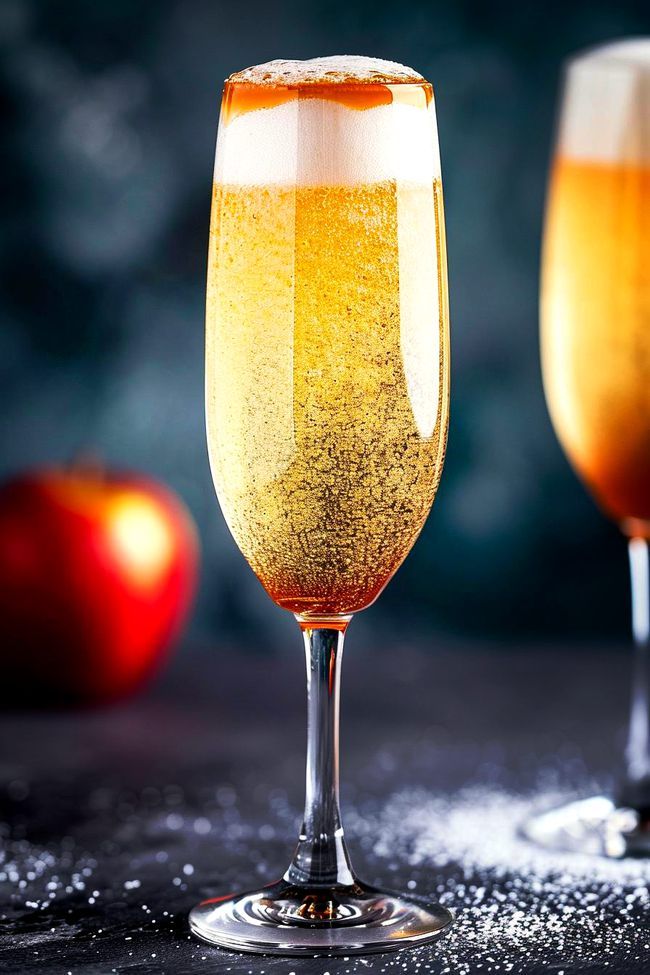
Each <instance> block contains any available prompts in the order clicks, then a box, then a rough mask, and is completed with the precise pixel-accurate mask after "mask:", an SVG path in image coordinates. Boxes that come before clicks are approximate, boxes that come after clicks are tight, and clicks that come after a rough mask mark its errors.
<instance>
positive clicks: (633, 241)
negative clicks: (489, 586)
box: [526, 38, 650, 856]
mask: <svg viewBox="0 0 650 975" xmlns="http://www.w3.org/2000/svg"><path fill="white" fill-rule="evenodd" d="M541 340H542V365H543V373H544V386H545V391H546V398H547V401H548V406H549V410H550V413H551V418H552V421H553V424H554V427H555V430H556V433H557V435H558V438H559V440H560V442H561V444H562V446H563V448H564V450H565V451H566V453H567V456H568V457H569V459H570V461H571V463H572V464H573V466H574V468H575V469H576V471H577V472H578V474H579V475H580V477H581V478H582V479H583V481H584V483H585V485H586V486H587V488H588V490H589V491H590V492H591V493H592V494H593V496H594V498H595V499H596V501H597V502H598V503H599V505H600V506H601V507H602V509H603V510H604V511H605V513H606V514H607V515H609V517H611V518H613V519H614V520H615V521H616V522H617V524H618V525H619V526H620V528H621V531H622V532H623V534H624V535H625V536H626V537H627V539H628V546H629V559H630V569H631V580H632V611H633V631H634V638H635V643H636V656H635V665H634V679H633V689H632V709H631V718H630V725H629V737H628V744H627V751H626V759H627V762H626V772H625V777H624V781H623V784H622V787H621V789H620V794H619V795H618V796H616V797H615V798H610V797H608V796H596V797H592V798H590V799H586V800H581V801H578V802H575V803H571V804H570V805H569V806H568V807H564V808H562V809H559V810H553V811H551V812H549V813H547V814H545V815H542V816H540V817H537V818H536V819H535V820H533V821H531V823H529V824H528V826H527V827H526V831H527V833H528V835H529V836H531V837H532V838H533V839H536V840H537V841H539V842H541V843H545V844H548V845H551V846H565V847H569V848H571V849H576V850H585V851H591V852H601V853H604V854H609V855H612V856H620V855H621V854H623V853H625V852H630V853H641V852H645V853H649V852H650V832H649V831H648V828H647V827H648V826H650V819H649V816H650V737H649V724H648V695H649V690H650V669H649V662H648V636H649V623H648V540H649V539H650V38H648V39H636V40H627V41H620V42H616V43H612V44H609V45H606V46H604V47H599V48H596V49H595V50H592V51H588V52H587V53H586V54H583V55H580V56H578V57H577V58H575V59H574V60H573V61H571V62H570V64H569V66H568V71H567V76H566V83H565V88H564V99H563V107H562V112H561V117H560V125H559V132H558V139H557V147H556V153H555V159H554V162H553V168H552V175H551V181H550V189H549V195H548V206H547V219H546V228H545V239H544V255H543V268H542V300H541ZM644 826H645V828H644Z"/></svg>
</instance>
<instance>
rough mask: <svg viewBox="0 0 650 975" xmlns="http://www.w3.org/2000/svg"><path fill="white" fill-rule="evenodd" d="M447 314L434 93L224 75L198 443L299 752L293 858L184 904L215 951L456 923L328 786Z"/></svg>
mask: <svg viewBox="0 0 650 975" xmlns="http://www.w3.org/2000/svg"><path fill="white" fill-rule="evenodd" d="M447 304H448V303H447V284H446V258H445V235H444V223H443V210H442V192H441V184H440V159H439V154H438V141H437V129H436V119H435V110H434V103H433V96H432V89H431V86H430V85H429V84H428V83H427V82H426V81H425V80H424V79H423V78H422V77H421V76H420V75H418V74H417V73H416V72H414V71H412V70H411V69H410V68H405V67H404V66H402V65H398V64H395V63H393V62H386V61H379V60H377V59H373V58H361V57H345V56H342V57H333V58H317V59H314V60H311V61H306V62H300V61H293V62H288V61H274V62H270V63H268V64H265V65H258V66H256V67H253V68H249V69H247V70H245V71H242V72H239V73H237V74H235V75H232V76H231V77H230V78H229V79H228V81H227V82H226V86H225V91H224V96H223V102H222V110H221V118H220V123H219V134H218V139H217V151H216V163H215V182H214V191H213V200H212V222H211V231H210V253H209V268H208V294H207V337H206V362H207V375H206V403H207V406H206V410H207V431H208V447H209V453H210V462H211V468H212V473H213V478H214V483H215V486H216V490H217V494H218V497H219V501H220V504H221V508H222V511H223V514H224V517H225V519H226V522H227V523H228V526H229V528H230V530H231V532H232V534H233V536H234V538H235V541H236V542H237V544H238V546H239V548H240V549H241V551H242V553H243V555H244V556H245V558H246V559H247V561H248V563H249V564H250V566H251V568H252V569H253V571H254V572H255V573H256V575H257V577H258V578H259V580H260V581H261V583H262V585H263V586H264V588H265V589H266V591H267V592H268V594H269V595H270V596H271V598H272V599H273V600H274V601H275V602H276V603H277V604H278V605H279V606H281V607H283V608H284V609H286V610H288V611H290V612H292V613H293V614H294V615H295V617H296V619H297V621H298V625H299V626H300V629H301V630H302V633H303V637H304V645H305V652H306V660H307V686H308V742H307V774H306V801H305V814H304V821H303V826H302V829H301V831H300V837H299V840H298V846H297V849H296V852H295V855H294V857H293V860H292V861H291V864H290V866H289V867H288V869H287V871H286V873H285V874H284V877H283V878H282V879H281V880H280V881H279V882H278V883H275V884H272V885H270V886H267V887H265V888H263V889H262V890H258V891H254V892H251V893H247V894H241V895H235V896H229V897H225V898H217V899H215V900H208V901H205V902H204V903H202V904H199V905H198V906H197V907H195V908H194V910H193V911H192V912H191V915H190V923H191V927H192V930H193V931H194V932H195V933H196V934H197V935H199V936H200V937H201V938H203V939H205V940H207V941H210V942H212V943H216V944H220V945H225V946H227V947H230V948H236V949H239V950H245V951H252V952H271V953H276V954H287V955H292V954H296V955H299V954H302V953H305V954H309V955H313V954H318V953H319V952H320V953H322V952H325V953H328V954H349V953H355V952H369V951H387V950H390V949H394V948H400V947H404V946H407V945H411V944H416V943H421V942H424V941H428V940H430V939H431V938H433V937H435V936H437V935H438V934H440V932H441V931H443V930H444V929H445V928H446V927H447V925H448V924H449V923H450V921H451V915H450V914H449V912H448V911H447V910H445V909H444V908H442V907H441V906H440V905H439V904H436V903H432V902H427V901H421V900H418V898H412V897H409V898H408V899H407V898H404V897H402V896H398V895H395V894H392V893H387V892H385V891H380V890H376V889H374V888H372V887H369V886H368V885H366V884H364V883H362V882H361V881H360V880H359V879H358V878H357V877H356V875H355V874H354V873H353V871H352V867H351V864H350V858H349V856H348V852H347V850H346V846H345V841H344V836H343V828H342V825H341V815H340V811H339V791H338V790H339V786H338V768H339V760H338V714H339V678H340V664H341V653H342V650H343V639H344V635H345V632H346V629H347V627H348V624H349V622H350V620H351V619H352V616H353V614H354V613H356V612H359V611H360V610H362V609H364V608H365V607H367V606H369V605H370V604H371V603H372V602H373V601H374V600H375V599H376V598H377V596H378V595H379V593H380V592H381V590H382V589H383V588H384V586H385V585H386V583H387V582H388V581H389V579H390V578H391V576H392V575H393V573H394V572H395V571H396V570H397V568H398V567H399V565H400V564H401V563H402V561H403V560H404V558H405V557H406V555H407V554H408V552H409V550H410V549H411V547H412V545H413V543H414V542H415V540H416V538H417V536H418V534H419V532H420V530H421V528H422V526H423V524H424V521H425V519H426V517H427V514H428V512H429V509H430V507H431V504H432V502H433V499H434V497H435V494H436V489H437V487H438V482H439V480H440V475H441V472H442V465H443V458H444V452H445V445H446V438H447V422H448V400H449V335H448V311H447Z"/></svg>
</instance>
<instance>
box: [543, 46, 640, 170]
mask: <svg viewBox="0 0 650 975" xmlns="http://www.w3.org/2000/svg"><path fill="white" fill-rule="evenodd" d="M558 150H559V152H560V153H561V154H562V155H563V156H569V157H571V158H574V159H581V160H589V161H593V162H606V163H650V38H635V39H633V40H628V41H617V42H616V43H614V44H606V45H604V46H602V47H597V48H594V49H592V50H590V51H587V52H586V53H585V54H582V55H579V56H578V57H577V58H575V59H574V60H573V61H572V62H571V63H570V65H569V70H568V73H567V82H566V88H565V94H564V104H563V108H562V117H561V120H560V130H559V137H558Z"/></svg>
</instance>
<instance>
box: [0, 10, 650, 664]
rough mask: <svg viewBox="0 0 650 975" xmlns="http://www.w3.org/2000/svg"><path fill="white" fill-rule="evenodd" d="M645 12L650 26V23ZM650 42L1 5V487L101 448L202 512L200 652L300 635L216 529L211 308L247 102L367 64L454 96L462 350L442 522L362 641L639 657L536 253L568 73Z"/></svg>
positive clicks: (452, 248) (453, 16)
mask: <svg viewBox="0 0 650 975" xmlns="http://www.w3.org/2000/svg"><path fill="white" fill-rule="evenodd" d="M644 10H645V12H644ZM649 32H650V13H649V12H648V8H647V5H644V4H639V3H633V2H630V0H623V2H621V0H619V2H614V0H611V2H604V0H592V2H589V3H587V2H571V0H568V2H565V3H535V4H526V3H498V2H497V3H495V2H492V3H479V2H476V3H472V2H451V0H449V2H447V3H440V2H428V3H424V2H414V3H396V2H393V3H386V2H383V0H376V2H374V3H368V2H358V0H357V2H348V3H342V2H338V0H337V2H323V0H316V2H313V3H306V2H304V3H297V2H295V0H291V2H288V3H264V4H262V3H257V2H249V3H237V2H234V0H230V2H223V0H222V2H219V0H217V2H214V0H212V2H207V0H205V2H204V0H187V2H180V0H176V2H173V0H171V2H162V0H161V2H110V3H109V2H94V3H93V2H84V3H82V2H78V0H77V2H75V0H67V2H61V3H52V2H40V3H36V2H27V0H3V2H2V4H0V53H1V67H0V95H1V98H2V102H3V116H4V120H5V122H4V139H3V150H2V172H3V187H4V189H3V194H2V198H3V203H2V211H1V212H0V265H1V266H0V273H1V280H2V300H1V304H0V316H1V319H0V416H1V418H2V420H1V425H0V473H2V474H9V473H11V472H13V471H15V470H17V469H19V468H22V467H24V466H33V465H38V464H42V463H44V462H59V461H62V460H65V459H68V458H70V457H72V456H73V455H74V454H75V453H77V452H79V451H83V450H87V449H88V448H92V449H95V450H98V451H100V452H101V453H102V454H103V456H104V457H105V458H106V460H107V462H109V463H111V464H116V465H120V466H126V467H136V468H140V469H144V470H146V471H150V472H152V473H153V474H155V475H156V476H159V477H161V478H164V479H166V480H167V481H169V482H170V483H171V484H172V485H173V486H174V487H175V488H176V489H177V490H178V491H179V492H180V493H181V494H182V496H183V497H184V498H185V500H186V501H187V503H188V504H189V506H190V508H191V509H192V511H193V512H194V515H195V517H196V519H197V521H198V523H199V525H200V528H201V534H202V538H203V545H204V571H203V586H202V592H201V598H200V602H199V606H198V608H197V613H196V615H195V620H194V628H195V632H196V633H197V634H201V635H205V636H206V637H208V638H210V637H212V636H214V634H216V633H220V634H226V635H232V636H233V637H234V636H238V637H242V638H245V640H246V642H249V643H250V644H251V646H252V645H255V644H258V643H260V642H262V641H263V639H264V638H263V636H262V635H263V633H264V632H266V633H267V634H268V633H270V637H268V639H269V641H270V642H271V643H275V642H279V641H280V640H281V639H284V637H285V634H286V632H287V626H288V624H286V623H285V622H284V618H283V614H282V613H281V612H280V611H279V610H277V609H274V608H273V607H272V605H271V604H270V603H269V602H268V600H267V599H266V597H265V596H264V594H263V592H262V590H261V588H260V587H259V585H258V584H257V583H256V581H255V579H254V578H253V576H252V574H251V573H250V571H249V570H248V568H247V566H246V565H245V563H244V561H243V559H242V557H241V556H240V554H239V553H238V551H237V550H236V548H235V546H234V543H233V542H232V541H231V539H230V537H229V535H228V533H227V530H226V528H225V525H224V523H223V521H222V519H221V516H220V513H219V511H218V507H217V503H216V500H215V497H214V493H213V488H212V484H211V480H210V475H209V471H208V465H207V460H206V451H205V445H204V431H203V402H202V400H203V393H202V384H203V362H202V356H203V296H204V276H205V262H206V241H207V228H208V216H209V204H210V189H211V173H212V161H213V150H214V139H215V133H216V125H217V118H218V111H219V99H220V91H221V82H222V79H223V78H224V77H225V76H226V75H227V74H229V73H230V72H231V71H233V70H236V69H238V68H242V67H244V66H246V65H249V64H251V63H255V62H260V61H264V60H268V59H270V58H273V57H311V56H314V55H322V54H332V53H345V52H347V53H362V54H371V55H376V56H381V57H388V58H392V59H395V60H399V61H403V62H405V63H407V64H411V65H413V66H414V67H415V68H417V69H418V70H419V71H421V72H422V73H423V74H424V75H426V77H427V78H429V79H430V80H431V81H432V82H433V84H434V87H435V91H436V99H437V107H438V118H439V129H440V143H441V151H442V161H443V175H444V187H445V196H446V208H447V232H448V244H449V274H450V289H451V312H452V335H453V360H452V372H453V385H452V407H453V409H452V425H451V432H450V440H449V453H448V459H447V464H446V469H445V473H444V476H443V480H442V485H441V489H440V493H439V498H438V500H437V502H436V505H435V507H434V511H433V515H432V517H431V518H430V520H429V523H428V524H427V527H426V528H425V530H424V533H423V535H422V538H421V539H420V541H419V542H418V544H417V546H416V548H415V549H414V551H413V553H412V555H411V556H410V558H409V559H408V561H407V562H406V564H405V566H404V567H403V568H402V570H401V571H400V573H399V574H398V576H397V577H396V579H395V580H394V581H393V583H392V584H391V585H390V586H389V588H388V590H387V591H386V592H385V593H384V595H383V596H382V597H381V599H380V601H379V602H378V604H377V605H376V606H375V607H374V608H373V609H372V610H371V611H370V612H369V613H368V614H366V616H365V621H362V620H360V621H359V623H358V624H357V626H359V627H360V629H361V628H362V629H363V630H365V632H366V634H371V633H374V634H382V639H383V641H384V642H385V641H386V640H387V639H388V637H387V634H390V633H395V632H397V631H398V630H399V629H402V630H403V631H405V632H406V635H407V636H409V635H410V636H412V635H415V634H417V635H418V637H419V638H420V639H422V638H426V639H430V640H431V642H432V644H433V643H434V642H435V637H436V634H437V633H442V632H446V633H447V634H455V635H459V636H472V637H477V638H481V639H483V640H486V641H488V642H489V641H494V640H498V641H503V640H508V639H511V638H516V639H518V640H530V641H544V642H547V641H552V640H553V639H562V640H565V639H566V638H567V637H570V638H572V639H574V640H575V641H580V642H584V643H585V644H586V645H593V644H594V643H595V642H598V643H601V642H608V641H612V640H614V639H616V640H618V639H624V638H626V636H627V632H628V625H629V624H628V594H627V577H626V558H625V550H624V543H623V541H622V539H620V538H619V536H618V533H617V531H616V529H615V528H614V527H613V526H611V525H610V524H608V522H607V521H606V520H605V519H604V517H602V516H601V515H600V514H599V513H598V512H597V511H596V509H595V507H594V506H593V504H592V502H591V501H590V499H589V498H588V497H587V495H586V494H585V492H584V491H583V489H582V487H581V486H580V485H579V484H578V482H577V481H576V479H575V477H574V476H573V474H572V473H571V471H570V469H569V467H568V465H567V463H566V461H565V460H564V458H563V455H562V453H561V452H560V449H559V447H558V446H557V444H556V441H555V437H554V435H553V432H552V430H551V427H550V424H549V421H548V418H547V414H546V409H545V405H544V400H543V394H542V389H541V381H540V373H539V364H538V339H537V287H538V261H539V244H540V232H541V224H542V213H543V200H544V189H545V179H546V171H547V165H548V159H549V152H550V148H551V142H552V131H553V123H554V116H555V103H556V98H557V95H558V85H559V80H560V70H561V65H562V62H563V60H564V59H565V58H566V57H567V56H568V55H569V54H570V53H572V52H573V51H575V50H577V49H580V48H582V47H585V46H588V45H591V44H595V43H599V42H602V41H605V40H608V39H612V38H618V37H622V36H626V35H631V34H641V33H649Z"/></svg>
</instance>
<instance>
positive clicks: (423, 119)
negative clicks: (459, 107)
mask: <svg viewBox="0 0 650 975" xmlns="http://www.w3.org/2000/svg"><path fill="white" fill-rule="evenodd" d="M436 177H438V178H439V177H440V157H439V153H438V137H437V127H436V116H435V109H434V105H433V102H430V103H429V105H428V107H427V105H426V100H425V98H424V94H423V97H422V106H421V107H418V106H416V105H410V104H402V103H400V102H393V103H392V104H390V105H378V106H376V107H374V108H368V109H364V110H362V111H359V110H358V109H354V108H349V107H347V106H345V105H342V104H340V103H338V102H333V101H330V100H327V99H322V98H310V99H305V100H302V99H294V100H292V101H289V102H285V103H284V104H282V105H277V106H275V107H274V108H264V109H259V110H256V111H251V112H246V113H244V114H243V115H240V116H237V117H236V118H234V119H233V120H232V121H231V122H229V124H228V125H227V126H220V129H219V135H218V139H217V155H216V161H215V180H216V181H217V182H220V183H228V184H235V185H264V184H273V185H284V186H292V185H297V186H350V185H358V184H368V183H378V182H383V181H385V180H393V179H394V180H400V181H404V182H410V183H417V184H427V185H431V183H432V182H433V180H434V179H435V178H436Z"/></svg>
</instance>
